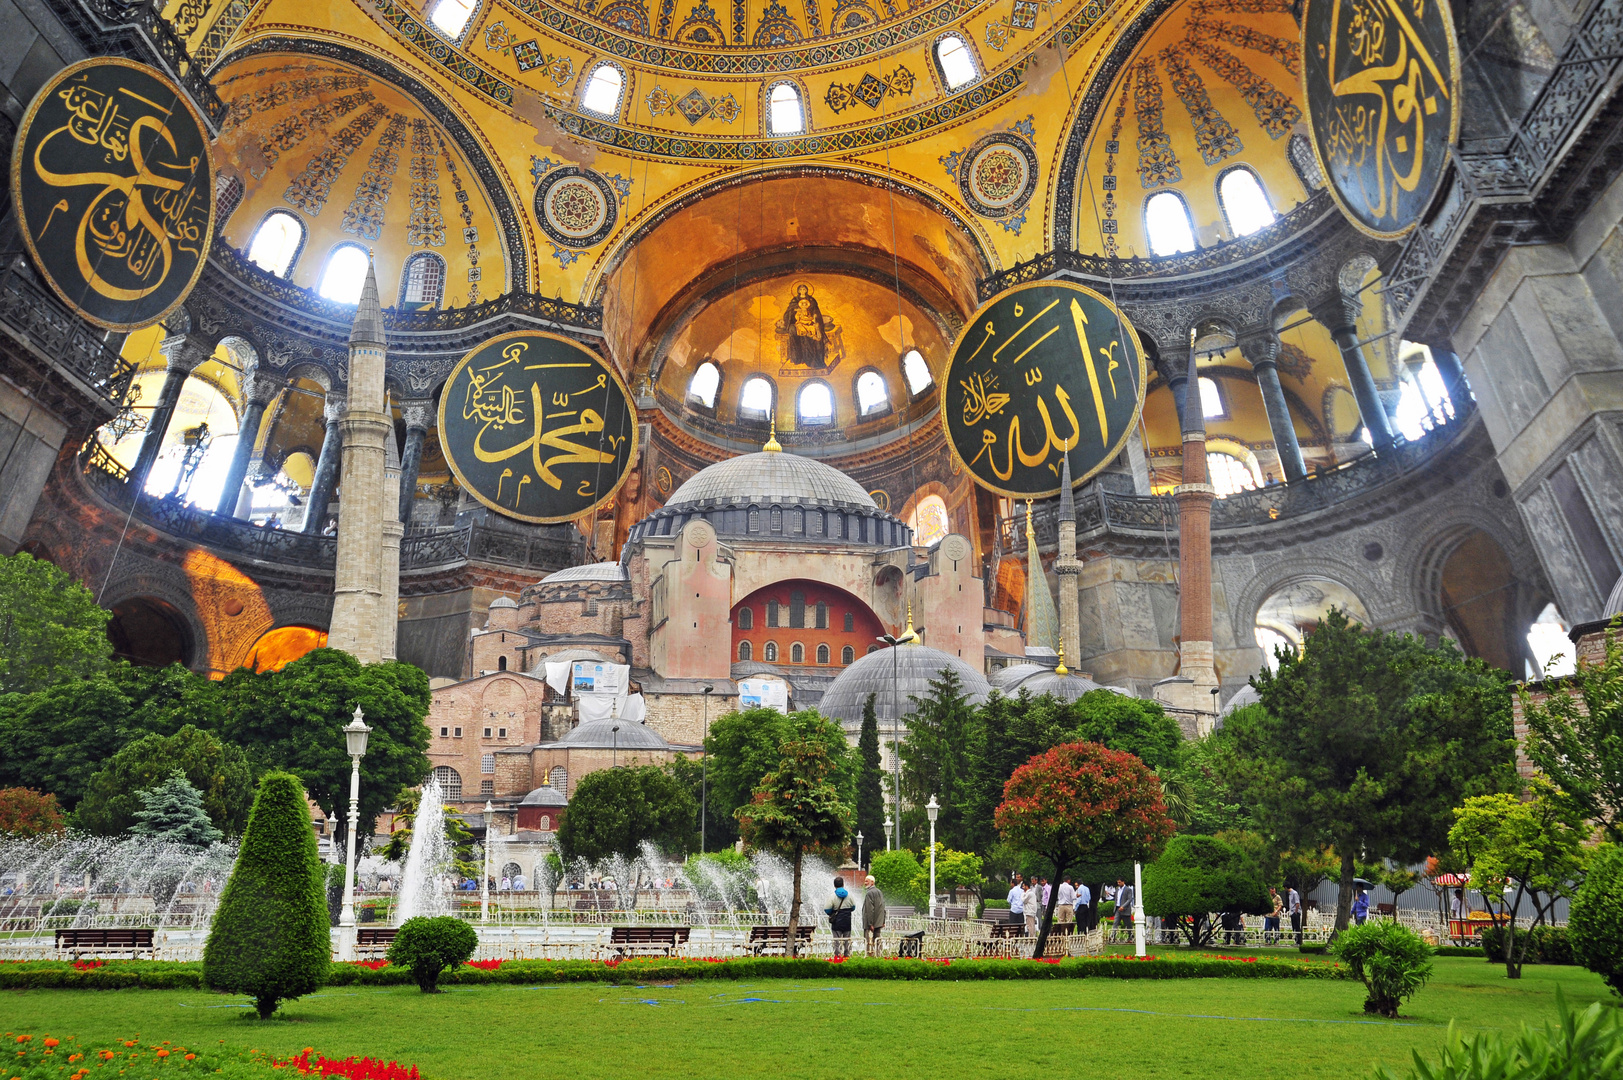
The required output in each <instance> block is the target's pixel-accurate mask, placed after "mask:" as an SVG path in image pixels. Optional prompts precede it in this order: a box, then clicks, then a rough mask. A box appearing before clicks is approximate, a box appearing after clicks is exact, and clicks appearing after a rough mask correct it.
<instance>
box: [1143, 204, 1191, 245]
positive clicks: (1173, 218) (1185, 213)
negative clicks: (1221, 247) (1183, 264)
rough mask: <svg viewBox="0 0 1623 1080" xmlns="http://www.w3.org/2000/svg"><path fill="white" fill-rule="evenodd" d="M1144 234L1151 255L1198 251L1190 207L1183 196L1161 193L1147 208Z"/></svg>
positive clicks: (1145, 207)
mask: <svg viewBox="0 0 1623 1080" xmlns="http://www.w3.org/2000/svg"><path fill="white" fill-rule="evenodd" d="M1144 231H1145V232H1146V233H1148V234H1149V237H1150V253H1151V254H1152V255H1176V254H1178V253H1179V252H1180V251H1194V250H1195V227H1194V224H1193V223H1192V222H1191V221H1190V220H1189V207H1188V206H1187V205H1185V203H1184V201H1183V196H1182V195H1179V194H1177V193H1176V192H1172V191H1161V192H1157V193H1156V194H1154V195H1151V196H1150V201H1149V202H1147V203H1145V204H1144Z"/></svg>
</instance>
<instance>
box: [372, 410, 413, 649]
mask: <svg viewBox="0 0 1623 1080" xmlns="http://www.w3.org/2000/svg"><path fill="white" fill-rule="evenodd" d="M400 464H401V463H400V449H399V445H398V444H397V443H396V442H395V437H394V424H392V423H391V424H390V425H389V439H388V444H387V449H386V450H385V453H384V466H383V495H384V499H383V590H382V595H381V597H380V598H379V600H378V643H379V646H380V651H381V653H382V659H384V660H393V659H395V649H396V647H397V644H398V642H399V639H400V541H401V539H402V537H404V535H405V532H406V526H405V525H404V524H403V523H402V522H401V521H400V519H399V517H397V516H396V515H394V514H391V513H390V512H389V502H388V497H389V496H390V495H391V494H393V493H394V492H395V491H397V490H399V489H400V484H401V475H400Z"/></svg>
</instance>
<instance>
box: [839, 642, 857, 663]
mask: <svg viewBox="0 0 1623 1080" xmlns="http://www.w3.org/2000/svg"><path fill="white" fill-rule="evenodd" d="M856 662H857V651H856V650H855V649H853V648H852V647H851V646H849V645H847V646H846V647H845V648H843V649H841V650H840V663H842V664H854V663H856Z"/></svg>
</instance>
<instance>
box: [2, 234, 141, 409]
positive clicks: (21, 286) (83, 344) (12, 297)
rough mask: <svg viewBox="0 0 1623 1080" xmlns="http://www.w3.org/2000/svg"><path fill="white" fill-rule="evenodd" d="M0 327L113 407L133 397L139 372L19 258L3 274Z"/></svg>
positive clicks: (10, 262)
mask: <svg viewBox="0 0 1623 1080" xmlns="http://www.w3.org/2000/svg"><path fill="white" fill-rule="evenodd" d="M0 322H4V323H5V324H6V326H7V327H9V328H10V329H11V330H12V331H13V332H14V333H15V334H16V335H17V336H19V337H20V338H21V339H22V340H23V341H25V342H26V343H27V344H29V345H31V346H33V348H34V349H35V351H37V352H38V353H39V354H40V355H41V356H43V357H44V358H46V359H47V360H49V361H50V362H51V363H53V364H55V365H56V366H57V367H58V368H59V369H61V370H63V371H65V372H67V373H68V374H69V375H71V376H73V378H74V379H75V380H76V381H77V382H79V383H81V384H83V385H84V386H85V387H86V388H88V389H89V390H91V391H92V392H94V393H95V394H97V395H98V396H100V397H101V398H103V399H104V400H106V401H107V402H108V403H109V404H111V405H114V406H116V405H119V404H121V403H122V402H123V401H124V397H125V395H126V394H128V393H129V389H130V382H131V380H133V379H134V378H135V366H134V365H133V364H130V363H128V362H127V361H125V360H124V358H123V357H121V356H119V355H118V352H117V350H114V349H109V348H108V347H107V345H106V344H105V343H104V342H103V341H102V339H101V336H100V334H99V333H98V332H96V331H94V330H92V329H91V328H90V327H89V325H88V324H86V323H85V322H84V320H82V319H80V318H78V317H77V316H76V315H74V314H73V313H72V312H70V311H68V309H67V308H66V307H64V306H63V305H62V303H61V301H59V300H57V298H56V297H55V296H53V295H51V294H50V293H49V292H47V291H46V290H45V289H44V288H43V287H42V286H40V285H39V284H38V283H37V282H35V281H34V280H33V279H32V278H31V277H30V276H29V275H28V272H27V271H26V270H25V269H24V268H23V265H22V257H21V256H20V255H19V256H15V257H12V258H10V259H9V260H8V265H7V266H6V268H5V270H4V271H3V272H0Z"/></svg>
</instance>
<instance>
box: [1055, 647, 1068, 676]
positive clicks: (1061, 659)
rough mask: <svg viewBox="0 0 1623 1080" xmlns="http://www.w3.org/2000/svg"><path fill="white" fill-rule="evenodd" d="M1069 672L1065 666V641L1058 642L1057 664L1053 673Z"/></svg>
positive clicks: (1062, 673)
mask: <svg viewBox="0 0 1623 1080" xmlns="http://www.w3.org/2000/svg"><path fill="white" fill-rule="evenodd" d="M1070 673H1071V672H1070V670H1069V669H1068V668H1067V667H1066V666H1065V642H1063V641H1062V642H1060V643H1059V666H1058V667H1056V668H1054V674H1055V675H1069V674H1070Z"/></svg>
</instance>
